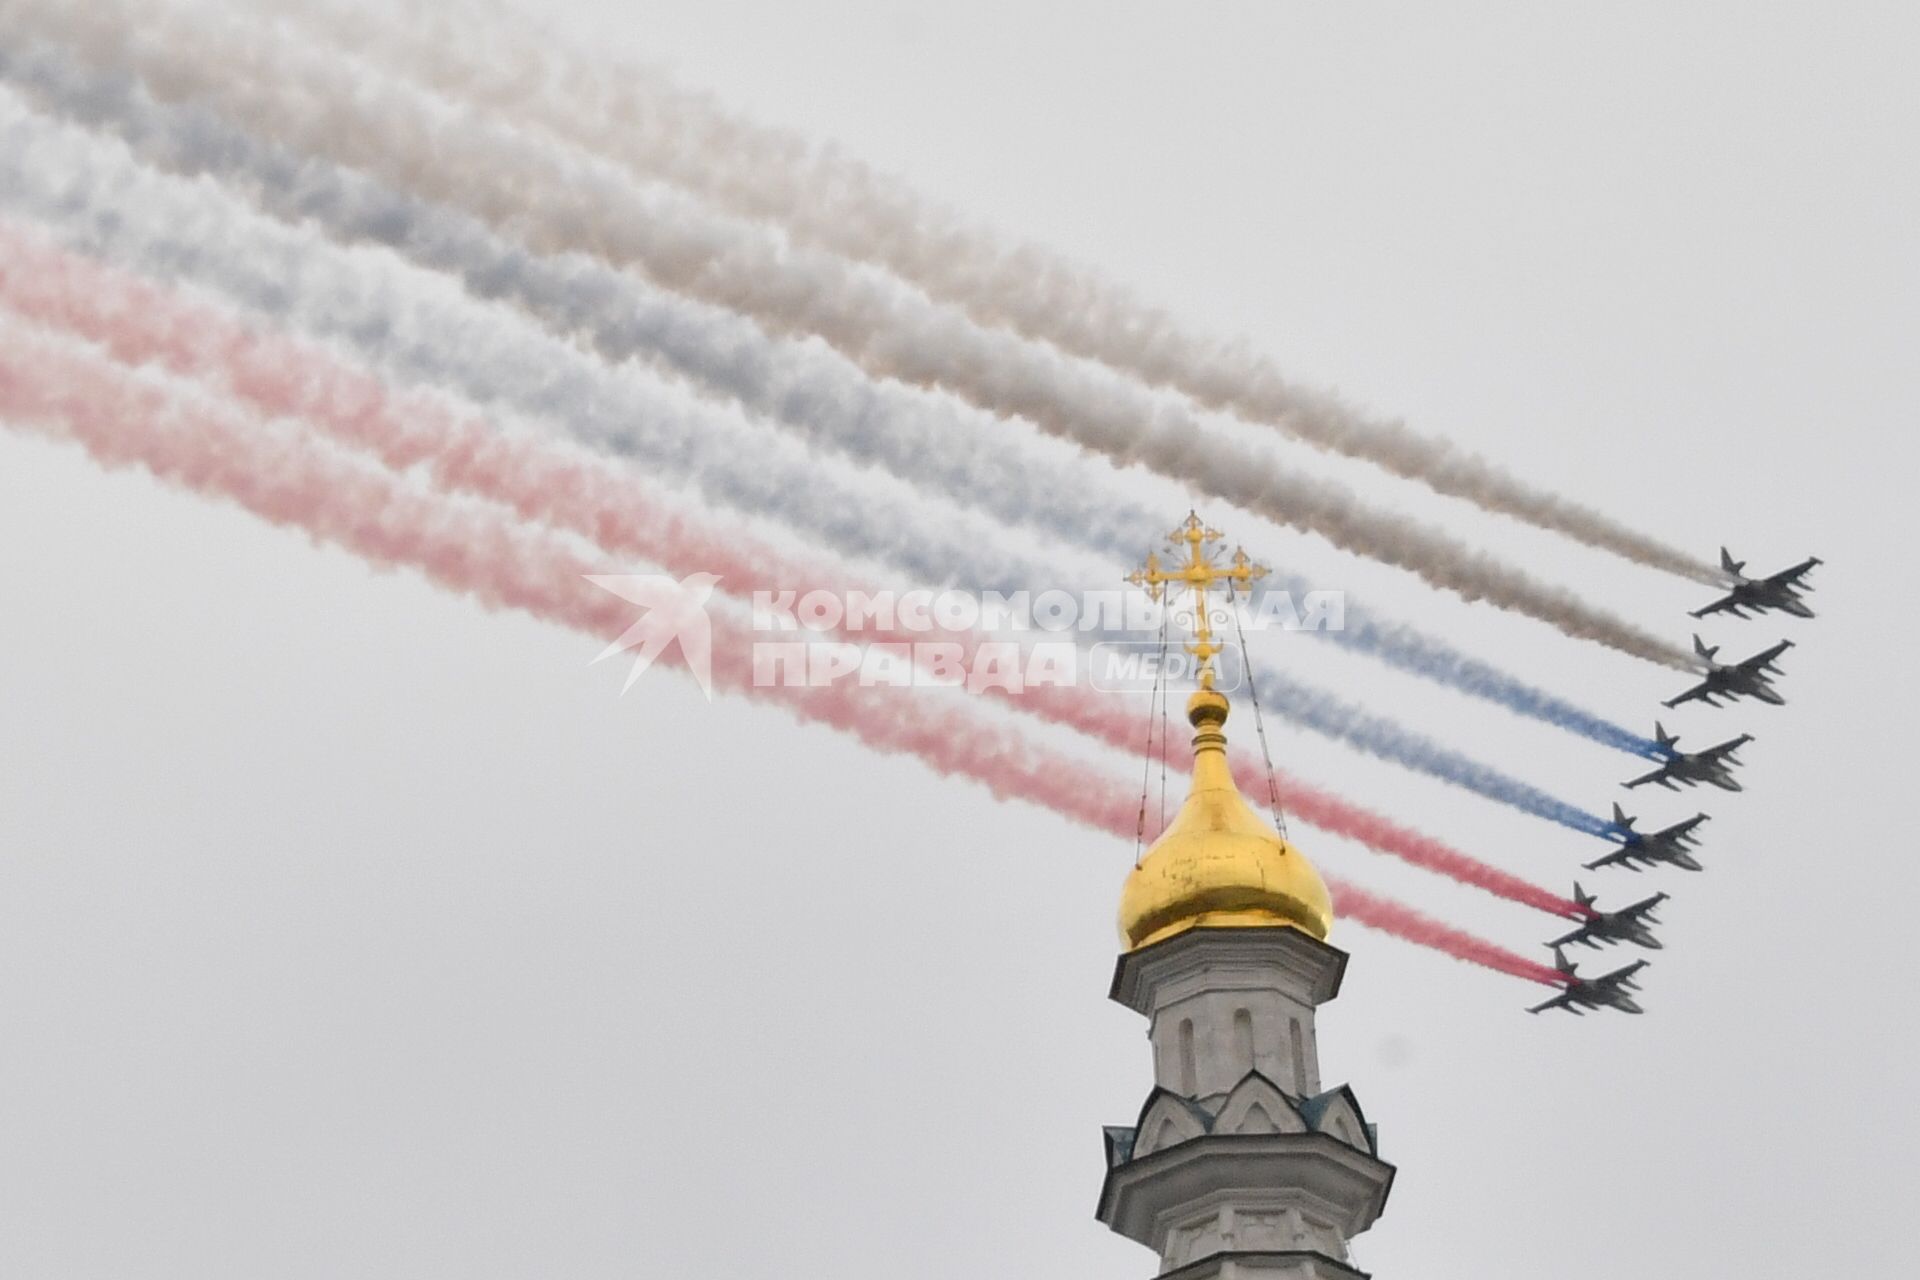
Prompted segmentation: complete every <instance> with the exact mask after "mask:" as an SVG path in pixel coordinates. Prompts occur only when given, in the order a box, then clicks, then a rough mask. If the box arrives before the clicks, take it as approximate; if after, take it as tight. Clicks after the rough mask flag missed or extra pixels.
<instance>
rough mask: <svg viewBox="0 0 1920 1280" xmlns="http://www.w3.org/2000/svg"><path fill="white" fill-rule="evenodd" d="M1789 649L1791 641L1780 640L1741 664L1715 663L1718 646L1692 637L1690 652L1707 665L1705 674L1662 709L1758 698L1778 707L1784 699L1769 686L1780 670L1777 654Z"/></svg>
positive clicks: (1717, 704) (1714, 704)
mask: <svg viewBox="0 0 1920 1280" xmlns="http://www.w3.org/2000/svg"><path fill="white" fill-rule="evenodd" d="M1791 648H1793V641H1791V640H1782V641H1781V642H1780V643H1779V644H1777V645H1775V646H1773V648H1771V649H1762V650H1761V651H1760V652H1759V653H1756V654H1754V655H1753V656H1752V657H1751V658H1748V659H1746V660H1745V661H1743V662H1715V661H1714V660H1713V655H1714V654H1716V653H1718V652H1720V646H1719V645H1717V644H1715V645H1709V644H1705V643H1702V641H1701V639H1700V637H1699V636H1695V637H1694V638H1693V651H1694V652H1695V653H1697V654H1699V655H1700V657H1701V660H1702V661H1704V662H1705V663H1706V664H1707V674H1706V677H1705V678H1704V679H1702V680H1701V681H1700V683H1699V684H1697V685H1695V686H1693V688H1691V689H1689V690H1687V691H1686V692H1685V693H1683V694H1681V695H1680V696H1679V697H1677V698H1669V699H1667V700H1666V702H1665V703H1663V704H1662V705H1663V706H1669V707H1677V706H1679V705H1680V704H1681V703H1683V702H1691V701H1693V700H1695V699H1698V700H1699V701H1701V702H1704V703H1706V704H1707V705H1708V706H1710V707H1717V706H1719V705H1720V701H1719V700H1720V699H1722V698H1725V699H1726V700H1727V701H1728V702H1734V701H1737V700H1739V699H1741V698H1758V699H1760V701H1762V702H1766V703H1771V704H1772V705H1774V706H1776V707H1777V706H1781V705H1782V704H1784V703H1785V702H1786V699H1785V698H1783V697H1781V696H1780V691H1779V690H1777V689H1775V688H1774V687H1773V679H1772V675H1771V674H1769V673H1774V674H1777V673H1778V672H1779V670H1780V668H1779V666H1778V665H1777V663H1778V662H1779V659H1780V655H1781V654H1783V653H1785V652H1786V651H1787V650H1789V649H1791Z"/></svg>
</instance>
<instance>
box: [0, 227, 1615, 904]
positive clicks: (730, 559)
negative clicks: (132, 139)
mask: <svg viewBox="0 0 1920 1280" xmlns="http://www.w3.org/2000/svg"><path fill="white" fill-rule="evenodd" d="M0 308H4V309H6V310H8V311H11V312H12V313H13V314H14V315H17V316H19V317H21V318H23V319H25V320H28V321H30V322H32V323H34V324H36V325H39V326H42V327H46V328H53V329H60V330H64V331H66V332H69V333H72V334H74V335H77V336H79V337H81V338H84V339H86V340H88V341H90V342H93V343H97V344H99V345H100V346H102V347H103V348H105V350H106V351H107V352H108V353H109V354H111V355H112V356H113V358H114V359H116V360H118V361H120V362H121V363H122V364H127V365H146V364H156V365H158V366H160V367H162V368H164V369H165V370H166V371H167V372H168V373H170V374H173V375H175V376H179V377H184V378H194V379H200V380H203V381H207V382H210V383H212V384H214V385H215V386H217V387H218V388H219V389H220V390H221V391H223V392H225V393H227V394H230V395H232V396H233V397H235V398H236V399H238V400H240V401H241V402H242V403H244V404H246V405H247V406H249V407H250V408H252V409H253V410H254V411H256V412H258V413H260V414H261V415H263V416H265V417H268V418H299V419H304V420H306V421H308V422H311V423H313V424H314V425H316V426H318V427H319V428H320V429H321V430H323V431H325V432H326V433H327V434H328V435H329V436H330V437H332V438H333V439H334V440H335V441H336V442H338V443H341V444H344V445H347V446H349V447H352V448H356V449H362V450H366V451H370V452H371V453H372V454H373V455H374V456H376V457H377V458H378V459H379V460H380V461H381V462H383V463H384V464H386V465H387V466H389V467H392V468H395V469H405V468H409V467H413V466H416V465H422V464H424V465H425V466H426V467H428V468H429V470H430V473H431V475H432V476H433V479H434V482H435V483H436V484H437V485H439V486H440V487H441V488H443V489H445V490H448V491H449V492H453V493H466V494H470V495H474V496H479V497H483V498H486V499H488V500H490V501H493V502H496V503H498V504H500V505H502V506H505V507H507V508H509V509H511V510H513V511H514V512H515V513H517V514H518V515H520V516H521V517H522V518H523V519H527V520H534V521H539V522H541V523H545V524H548V525H552V526H555V527H558V528H563V529H567V530H569V531H571V532H574V533H577V534H579V535H581V536H583V537H585V538H588V539H590V540H592V541H594V542H596V543H598V544H599V546H600V547H601V548H602V549H603V550H605V551H606V552H608V553H609V555H610V556H612V557H614V558H616V559H622V558H626V557H642V558H645V559H647V560H649V561H652V562H653V563H655V564H658V565H661V566H662V567H664V568H667V569H669V570H670V571H672V572H674V573H675V574H678V575H686V574H690V573H696V572H705V573H711V574H717V575H719V577H720V579H721V583H720V586H721V589H722V590H725V591H728V592H730V593H732V594H735V595H738V596H740V597H742V598H747V597H750V596H751V594H752V593H753V591H754V590H756V589H773V588H776V587H785V588H788V589H797V590H799V591H801V592H803V593H804V592H805V591H807V590H810V589H813V588H815V587H821V588H826V589H833V590H839V591H842V592H844V591H846V590H848V589H855V588H859V587H860V586H861V585H862V584H858V583H852V582H850V581H849V579H848V577H847V575H846V574H845V573H844V572H843V571H836V570H831V569H828V568H825V567H823V566H818V565H812V564H802V563H798V562H796V561H795V560H793V558H792V557H790V556H788V555H786V554H785V553H783V552H781V551H779V550H778V549H776V548H774V547H771V546H767V545H765V544H763V543H760V542H758V541H756V540H755V539H753V538H751V537H748V536H744V535H743V534H742V533H741V531H740V530H738V529H737V528H727V527H723V526H720V525H717V524H715V523H713V522H711V521H708V520H705V519H702V518H701V517H699V516H698V515H697V514H693V513H687V512H681V511H674V510H671V509H670V508H669V506H668V505H667V504H664V503H662V502H661V500H660V498H659V497H658V495H657V494H655V493H654V492H653V491H652V490H651V488H650V486H648V485H646V484H644V483H642V482H640V481H639V480H638V479H637V478H636V477H634V476H632V475H630V474H627V473H624V472H622V471H619V470H617V469H615V468H612V467H610V466H608V465H606V464H603V463H598V462H596V461H594V460H591V459H588V458H584V457H580V456H577V455H572V454H569V453H567V452H565V451H562V450H559V449H556V448H554V447H552V446H550V445H545V444H543V443H541V442H540V441H538V440H533V439H527V438H524V437H520V438H516V437H510V436H507V435H504V434H502V433H501V432H499V431H496V430H494V429H493V428H492V427H491V426H489V424H487V423H486V422H484V421H480V420H477V419H474V418H472V417H469V416H466V415H462V414H460V413H458V412H456V411H454V410H453V409H451V408H450V407H449V406H448V405H447V404H446V403H445V402H444V401H442V400H440V399H439V398H438V397H431V396H424V395H418V394H414V395H406V394H395V393H393V392H390V391H389V389H388V388H387V387H385V386H384V385H383V384H382V383H381V382H380V380H379V379H378V378H377V377H375V376H373V375H372V374H371V373H369V372H368V371H366V370H364V369H361V368H356V367H354V366H352V365H350V364H347V363H344V362H342V361H340V360H339V359H338V358H337V357H335V356H333V355H332V354H331V353H329V352H327V351H326V350H324V349H322V348H320V347H318V346H315V345H314V344H311V343H307V342H302V341H300V340H298V339H292V338H288V337H284V336H281V335H278V334H271V333H262V332H260V331H258V330H255V329H252V328H250V327H248V326H247V325H246V324H245V323H244V322H243V321H242V320H240V319H239V318H237V317H235V316H234V315H232V314H231V313H229V312H227V311H226V310H224V309H223V308H220V307H216V306H213V305H210V304H208V303H205V302H201V301H198V300H195V299H192V298H189V297H186V296H184V295H181V294H178V293H176V292H173V291H169V290H166V289H164V288H162V287H160V286H158V285H156V284H154V283H152V282H149V281H145V280H141V279H138V278H135V277H132V276H129V275H127V274H126V273H124V272H121V271H117V270H115V269H113V268H111V267H108V266H105V265H103V264H100V263H97V262H93V261H90V260H88V259H86V258H83V257H79V256H77V255H74V254H70V253H66V252H63V251H61V250H60V249H58V248H57V247H55V246H54V245H53V244H52V243H50V242H49V241H48V240H47V239H45V238H43V237H42V236H40V235H37V234H34V233H30V232H27V231H24V230H23V229H20V228H16V227H13V226H9V225H7V224H5V223H0ZM842 638H844V639H846V640H847V641H849V642H855V643H857V642H862V641H869V642H874V643H881V642H896V643H897V642H903V641H904V642H911V641H914V640H928V639H952V640H957V641H959V642H961V643H962V644H963V645H966V646H969V647H970V651H971V647H976V646H977V645H978V644H979V642H980V641H981V640H982V639H983V638H984V637H981V636H979V635H977V634H970V633H969V634H957V633H951V632H948V633H942V634H941V635H937V636H928V635H922V634H915V633H910V632H904V631H897V630H891V631H890V630H886V629H882V628H876V629H874V630H873V631H871V632H859V631H843V632H842ZM989 688H990V691H991V692H994V693H996V694H998V695H1001V696H1007V697H1011V698H1012V700H1013V701H1014V703H1015V704H1016V705H1017V706H1019V707H1021V708H1022V709H1023V710H1026V711H1030V712H1032V713H1034V714H1036V715H1040V716H1044V717H1046V718H1047V719H1050V720H1053V721H1055V722H1057V723H1061V724H1066V725H1069V726H1071V727H1073V728H1075V729H1078V730H1080V731H1081V732H1084V733H1087V734H1089V735H1091V736H1093V737H1096V738H1098V739H1100V740H1102V741H1105V742H1106V743H1108V744H1109V745H1111V746H1115V747H1118V748H1120V749H1121V750H1123V751H1132V750H1136V749H1137V748H1138V746H1139V743H1138V741H1137V738H1138V732H1137V723H1136V722H1135V720H1134V719H1133V718H1132V717H1130V716H1129V715H1128V714H1127V712H1126V710H1125V709H1124V707H1123V706H1122V705H1121V704H1120V703H1119V702H1118V701H1117V700H1116V699H1114V698H1111V697H1104V696H1101V695H1099V694H1098V693H1097V692H1095V691H1092V690H1088V689H1086V688H1083V687H1053V686H1029V687H1026V688H1023V689H1022V690H1020V691H1019V692H1018V693H1015V692H1014V691H1011V690H1009V689H1007V688H1005V687H1004V686H998V685H994V686H989ZM1179 763H1180V767H1182V768H1183V769H1184V768H1189V767H1190V766H1191V761H1190V760H1187V759H1185V758H1184V757H1183V758H1182V759H1181V761H1180V762H1179ZM1237 768H1238V772H1239V774H1240V776H1241V778H1242V781H1243V784H1244V785H1246V786H1248V787H1249V788H1251V789H1253V790H1254V791H1255V793H1256V794H1257V793H1258V792H1259V791H1260V790H1261V789H1264V786H1265V780H1266V775H1265V773H1264V771H1263V770H1262V769H1260V768H1259V767H1258V766H1256V765H1255V764H1254V763H1253V762H1252V761H1250V760H1244V759H1243V760H1242V761H1240V762H1239V764H1238V766H1237ZM1282 786H1283V787H1284V788H1285V792H1286V794H1287V797H1288V803H1289V808H1291V810H1292V811H1293V812H1294V813H1295V814H1296V815H1297V816H1298V817H1300V818H1301V819H1303V820H1305V821H1307V822H1309V823H1311V824H1312V825H1314V826H1317V827H1320V828H1322V829H1323V830H1327V831H1330V832H1333V833H1334V834H1337V835H1342V836H1346V837H1348V838H1351V839H1354V840H1356V841H1358V842H1360V843H1362V844H1365V845H1367V846H1369V847H1371V848H1374V849H1376V850H1379V851H1381V852H1384V853H1388V854H1392V855H1394V856H1396V857H1400V858H1402V859H1404V860H1406V861H1407V862H1410V863H1412V864H1413V865H1416V866H1419V867H1422V868H1425V869H1427V870H1430V871H1434V872H1437V873H1439V874H1441V875H1445V876H1449V877H1451V878H1453V879H1455V880H1458V881H1460V882H1462V883H1465V884H1469V885H1472V886H1474V887H1477V888H1480V889H1484V890H1486V891H1487V892H1490V893H1493V894H1495V895H1497V896H1500V897H1503V898H1506V899H1509V900H1510V901H1513V902H1517V903H1520V904H1522V905H1525V906H1530V907H1534V908H1536V909H1538V910H1542V911H1546V912H1550V913H1552V914H1555V915H1563V916H1565V915H1576V914H1578V906H1577V904H1575V903H1573V902H1571V901H1569V900H1567V899H1565V898H1562V897H1560V896H1559V895H1558V894H1554V893H1551V892H1549V891H1548V890H1545V889H1542V888H1540V887H1539V886H1537V885H1533V884H1530V883H1528V882H1527V881H1525V880H1523V879H1521V878H1519V877H1517V876H1513V875H1510V874H1508V873H1506V872H1504V871H1501V870H1500V869H1498V868H1496V867H1492V866H1489V865H1487V864H1486V863H1483V862H1480V861H1479V860H1478V859H1475V858H1473V857H1471V856H1469V855H1467V854H1465V853H1462V852H1460V851H1458V850H1454V849H1451V848H1449V847H1447V846H1446V845H1445V844H1443V843H1441V842H1440V841H1437V840H1434V839H1432V838H1431V837H1427V836H1423V835H1420V834H1419V833H1417V832H1413V831H1411V830H1409V829H1407V828H1404V827H1401V826H1399V825H1397V824H1395V823H1393V822H1391V821H1390V820H1388V819H1387V818H1385V817H1383V816H1381V815H1379V814H1377V813H1372V812H1369V811H1368V810H1366V809H1363V808H1361V807H1360V806H1358V805H1355V804H1352V803H1350V802H1347V801H1344V800H1341V799H1340V798H1338V797H1336V796H1334V795H1332V794H1330V793H1327V792H1325V791H1322V790H1320V789H1319V788H1316V787H1313V786H1310V785H1308V784H1306V783H1303V782H1300V781H1298V780H1296V779H1292V778H1285V779H1284V780H1283V781H1282Z"/></svg>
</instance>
